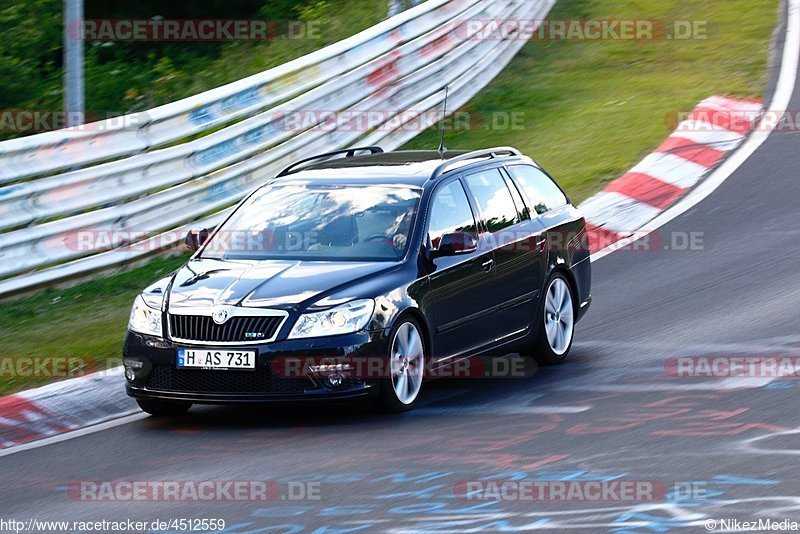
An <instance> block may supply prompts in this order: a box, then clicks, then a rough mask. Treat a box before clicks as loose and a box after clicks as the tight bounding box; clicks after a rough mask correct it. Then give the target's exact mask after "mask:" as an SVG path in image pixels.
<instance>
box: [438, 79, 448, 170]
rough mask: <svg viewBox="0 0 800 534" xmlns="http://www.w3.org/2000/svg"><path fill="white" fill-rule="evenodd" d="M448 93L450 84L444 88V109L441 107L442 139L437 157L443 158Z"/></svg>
mask: <svg viewBox="0 0 800 534" xmlns="http://www.w3.org/2000/svg"><path fill="white" fill-rule="evenodd" d="M449 93H450V86H449V85H447V86H445V88H444V109H442V141H441V143H439V157H440V158H442V159H444V154H445V152H447V147H446V146H444V133H445V123H444V120H445V119H446V118H447V97H448V95H449Z"/></svg>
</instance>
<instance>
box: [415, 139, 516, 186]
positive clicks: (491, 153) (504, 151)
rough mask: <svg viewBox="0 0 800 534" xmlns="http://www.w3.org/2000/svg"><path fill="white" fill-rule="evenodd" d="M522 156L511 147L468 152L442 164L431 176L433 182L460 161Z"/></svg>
mask: <svg viewBox="0 0 800 534" xmlns="http://www.w3.org/2000/svg"><path fill="white" fill-rule="evenodd" d="M521 155H522V152H520V151H519V150H517V149H516V148H512V147H510V146H501V147H496V148H487V149H484V150H476V151H474V152H467V153H466V154H461V155H460V156H456V157H454V158H451V159H449V160H447V161H445V162H444V163H442V164H441V165H439V166H438V167H436V169H435V170H434V171H433V174H432V175H431V180H435V179H437V178H438V177H440V176H441V175H443V174H444V173H445V172H446V171H447V168H448V167H450V166H451V165H453V164H454V163H458V162H460V161H466V160H470V159H477V158H488V159H493V158H497V157H500V156H521Z"/></svg>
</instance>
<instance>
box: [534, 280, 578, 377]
mask: <svg viewBox="0 0 800 534" xmlns="http://www.w3.org/2000/svg"><path fill="white" fill-rule="evenodd" d="M539 302H540V304H539V313H538V314H537V315H536V317H537V321H538V322H539V324H538V326H536V331H537V335H536V341H535V342H534V343H533V346H532V347H531V351H530V354H528V356H531V357H532V358H534V359H535V360H536V361H537V362H538V363H540V364H543V365H550V364H555V363H561V362H563V361H564V360H566V359H567V355H568V354H569V351H570V349H571V348H572V338H573V334H574V332H575V304H574V299H573V296H572V289H571V288H570V285H569V282H568V281H567V279H566V277H565V276H564V275H563V274H561V273H555V274H553V276H551V277H550V280H548V282H547V286H546V289H545V293H544V295H543V298H541V299H539Z"/></svg>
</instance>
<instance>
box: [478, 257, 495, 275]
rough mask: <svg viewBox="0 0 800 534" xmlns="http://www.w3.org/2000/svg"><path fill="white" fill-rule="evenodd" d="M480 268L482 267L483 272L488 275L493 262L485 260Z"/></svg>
mask: <svg viewBox="0 0 800 534" xmlns="http://www.w3.org/2000/svg"><path fill="white" fill-rule="evenodd" d="M481 267H483V270H484V271H486V272H487V273H488V272H489V271H491V270H492V267H494V260H492V259H489V260H486V261H485V262H483V263H481Z"/></svg>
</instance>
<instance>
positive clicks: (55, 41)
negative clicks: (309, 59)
mask: <svg viewBox="0 0 800 534" xmlns="http://www.w3.org/2000/svg"><path fill="white" fill-rule="evenodd" d="M5 1H6V2H9V0H5ZM4 3H5V2H4ZM62 16H63V15H62V0H10V4H6V5H5V6H4V7H0V110H35V111H58V110H60V109H61V108H62V70H61V66H62V65H61V63H62V57H61V56H62ZM385 16H386V0H359V1H358V2H353V1H350V0H270V1H265V0H203V1H202V2H196V1H193V2H190V1H186V0H171V1H164V0H86V4H85V15H84V18H85V19H87V20H91V19H150V18H155V17H161V18H167V19H269V20H277V21H288V20H304V21H312V22H314V28H316V30H317V31H316V32H315V33H314V34H312V35H311V38H302V39H272V40H267V41H257V42H256V41H248V42H243V41H239V42H141V41H138V42H87V43H86V47H85V48H86V74H85V75H86V110H87V115H88V116H90V117H91V116H95V117H98V118H106V117H108V116H116V115H122V114H125V113H130V112H133V111H141V110H145V109H149V108H151V107H154V106H157V105H161V104H165V103H167V102H172V101H174V100H177V99H179V98H183V97H186V96H190V95H192V94H196V93H198V92H201V91H204V90H207V89H211V88H213V87H217V86H219V85H223V84H225V83H228V82H232V81H235V80H238V79H241V78H243V77H245V76H248V75H251V74H255V73H257V72H260V71H262V70H265V69H268V68H270V67H273V66H276V65H280V64H281V63H284V62H286V61H289V60H291V59H294V58H297V57H299V56H302V55H304V54H307V53H309V52H313V51H314V50H316V49H318V48H321V47H323V46H325V45H328V44H330V43H333V42H336V41H338V40H341V39H344V38H345V37H348V36H350V35H352V34H354V33H357V32H359V31H361V30H363V29H366V28H368V27H370V26H372V25H374V24H377V23H378V22H380V21H381V20H382V19H384V18H385ZM17 136H18V134H17V133H14V132H10V133H9V132H4V133H2V134H0V139H3V138H9V137H17Z"/></svg>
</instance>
